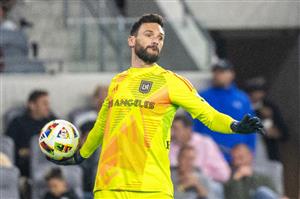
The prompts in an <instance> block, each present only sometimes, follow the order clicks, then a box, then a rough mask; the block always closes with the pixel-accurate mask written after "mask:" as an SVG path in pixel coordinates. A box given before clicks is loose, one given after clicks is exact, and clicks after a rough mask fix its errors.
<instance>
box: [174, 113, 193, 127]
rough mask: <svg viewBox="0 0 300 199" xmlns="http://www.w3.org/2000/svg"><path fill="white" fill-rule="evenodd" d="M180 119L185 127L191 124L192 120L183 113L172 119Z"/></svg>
mask: <svg viewBox="0 0 300 199" xmlns="http://www.w3.org/2000/svg"><path fill="white" fill-rule="evenodd" d="M178 120H179V121H181V122H182V123H183V125H184V126H185V127H191V126H192V125H193V123H192V121H191V120H190V119H189V118H188V117H187V116H185V115H176V116H175V118H174V121H173V122H175V121H178Z"/></svg>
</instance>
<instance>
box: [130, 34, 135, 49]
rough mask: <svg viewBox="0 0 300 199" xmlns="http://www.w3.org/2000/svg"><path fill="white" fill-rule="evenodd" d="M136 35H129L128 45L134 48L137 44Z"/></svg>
mask: <svg viewBox="0 0 300 199" xmlns="http://www.w3.org/2000/svg"><path fill="white" fill-rule="evenodd" d="M135 39H136V38H135V36H132V35H130V36H129V37H128V46H129V47H130V48H134V46H135Z"/></svg>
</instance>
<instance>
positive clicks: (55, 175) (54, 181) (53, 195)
mask: <svg viewBox="0 0 300 199" xmlns="http://www.w3.org/2000/svg"><path fill="white" fill-rule="evenodd" d="M45 180H46V182H47V188H48V191H47V192H46V193H45V195H44V197H43V199H78V198H79V197H78V196H77V195H76V193H75V191H74V190H73V189H70V188H69V187H68V184H67V181H66V179H65V178H64V176H63V173H62V171H61V169H60V168H59V167H57V168H51V169H50V171H49V172H48V173H47V175H46V176H45Z"/></svg>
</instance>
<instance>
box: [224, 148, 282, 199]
mask: <svg viewBox="0 0 300 199" xmlns="http://www.w3.org/2000/svg"><path fill="white" fill-rule="evenodd" d="M231 155H232V166H233V168H232V169H233V172H232V178H231V179H230V181H229V182H227V183H226V184H225V187H224V188H225V196H226V198H227V199H232V198H234V199H252V198H255V199H275V198H276V199H278V198H279V196H278V195H277V194H276V193H275V189H274V186H273V184H272V182H271V180H270V179H269V178H268V177H266V176H263V175H260V174H258V173H256V172H255V171H254V170H253V156H252V153H251V151H250V150H249V148H248V147H247V145H245V144H238V145H236V146H235V147H233V149H232V151H231Z"/></svg>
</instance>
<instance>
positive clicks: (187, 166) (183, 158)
mask: <svg viewBox="0 0 300 199" xmlns="http://www.w3.org/2000/svg"><path fill="white" fill-rule="evenodd" d="M195 158H196V154H195V150H194V149H192V148H191V149H185V150H184V151H183V152H182V153H181V154H180V155H179V157H178V167H179V168H180V169H182V170H192V169H193V167H194V162H195Z"/></svg>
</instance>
